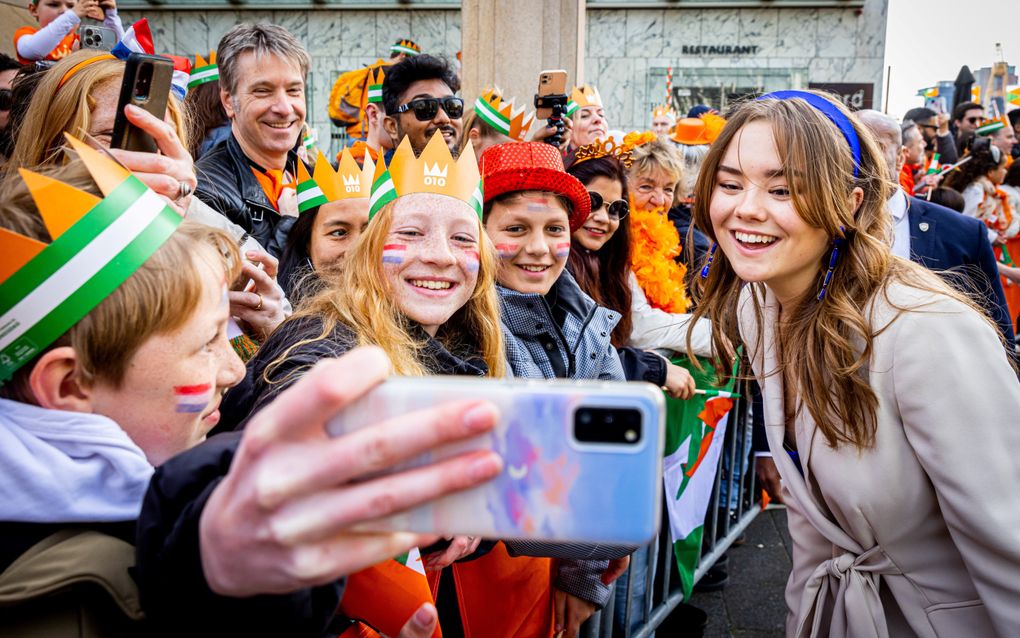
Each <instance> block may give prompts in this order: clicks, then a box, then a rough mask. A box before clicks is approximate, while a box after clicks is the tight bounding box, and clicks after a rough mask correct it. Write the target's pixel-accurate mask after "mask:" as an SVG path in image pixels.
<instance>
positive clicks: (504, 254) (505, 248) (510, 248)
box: [496, 244, 521, 259]
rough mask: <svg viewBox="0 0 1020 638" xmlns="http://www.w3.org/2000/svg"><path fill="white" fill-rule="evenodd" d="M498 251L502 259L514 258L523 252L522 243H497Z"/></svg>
mask: <svg viewBox="0 0 1020 638" xmlns="http://www.w3.org/2000/svg"><path fill="white" fill-rule="evenodd" d="M496 251H497V252H498V253H499V258H500V259H513V258H514V257H516V256H517V253H519V252H521V245H520V244H496Z"/></svg>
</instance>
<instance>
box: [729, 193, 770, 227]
mask: <svg viewBox="0 0 1020 638" xmlns="http://www.w3.org/2000/svg"><path fill="white" fill-rule="evenodd" d="M762 194H763V192H762V189H760V188H758V187H757V186H754V185H749V186H748V187H747V188H746V189H744V192H743V193H742V194H741V195H740V200H739V201H738V202H737V205H736V206H735V207H734V209H733V212H734V213H735V214H736V216H737V217H738V218H740V219H747V220H753V221H764V219H765V209H764V207H763V206H761V202H760V198H761V196H762Z"/></svg>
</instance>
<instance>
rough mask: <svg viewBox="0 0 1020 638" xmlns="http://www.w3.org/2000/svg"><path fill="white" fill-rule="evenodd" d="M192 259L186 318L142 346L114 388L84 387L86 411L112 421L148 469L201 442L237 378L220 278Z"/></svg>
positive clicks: (239, 365)
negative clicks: (195, 292)
mask: <svg viewBox="0 0 1020 638" xmlns="http://www.w3.org/2000/svg"><path fill="white" fill-rule="evenodd" d="M195 259H196V260H199V262H200V266H199V269H200V270H201V272H202V283H203V292H202V296H201V300H200V302H199V305H198V307H197V308H196V309H195V311H194V314H192V316H191V318H190V319H188V320H187V321H186V322H185V323H184V325H182V326H181V327H180V328H178V329H177V330H174V331H173V332H168V333H165V334H157V335H155V336H153V337H151V338H150V339H149V340H147V341H146V342H145V343H143V344H142V345H141V347H140V348H138V351H137V352H135V354H134V356H132V357H131V361H130V362H129V363H128V367H127V373H126V374H125V376H124V379H123V380H122V382H121V383H120V385H119V386H118V387H113V386H112V385H110V384H107V383H97V384H96V385H95V386H94V387H93V388H92V394H93V396H92V400H93V403H92V405H93V411H94V412H95V413H96V414H102V415H104V416H107V417H109V418H111V419H113V420H114V421H116V422H117V423H118V424H119V425H120V426H121V428H123V429H124V431H125V432H127V434H128V436H130V437H131V440H132V441H134V442H135V444H136V445H138V447H140V448H142V450H143V451H144V452H145V456H146V458H148V459H149V462H150V463H152V464H153V465H159V464H161V463H163V462H164V461H166V460H167V459H169V458H170V457H171V456H173V455H175V454H177V453H179V452H182V451H184V450H186V449H188V448H191V447H194V446H195V445H198V444H199V443H200V442H202V441H203V440H204V439H205V436H206V434H208V432H209V430H211V429H212V428H213V426H215V425H216V423H218V422H219V419H220V412H219V409H218V407H219V403H220V397H221V396H222V395H223V393H224V392H226V390H227V389H228V388H230V387H231V386H233V385H236V384H237V383H238V382H239V381H240V380H241V378H242V377H243V376H244V364H242V363H241V359H240V358H238V356H237V354H236V353H235V352H234V350H233V348H231V346H230V342H229V341H228V340H227V332H226V325H227V319H228V318H229V310H230V308H229V303H228V302H227V295H226V290H227V289H226V285H225V284H224V283H223V275H224V273H223V271H222V270H220V269H219V268H217V267H215V266H213V265H212V264H211V263H210V262H207V261H204V260H203V258H202V257H201V256H196V257H195ZM206 259H210V258H209V257H206ZM217 270H218V272H217Z"/></svg>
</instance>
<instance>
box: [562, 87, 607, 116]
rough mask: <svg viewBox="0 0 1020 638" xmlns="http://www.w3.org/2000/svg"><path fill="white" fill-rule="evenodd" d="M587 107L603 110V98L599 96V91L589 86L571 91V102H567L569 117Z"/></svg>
mask: <svg viewBox="0 0 1020 638" xmlns="http://www.w3.org/2000/svg"><path fill="white" fill-rule="evenodd" d="M586 106H597V107H599V108H603V107H602V96H601V95H600V94H599V90H598V89H597V88H595V87H594V86H590V85H588V84H585V85H583V86H575V87H574V88H573V90H571V91H570V100H569V101H568V102H567V115H573V114H574V112H575V111H577V110H578V109H583V108H584V107H586Z"/></svg>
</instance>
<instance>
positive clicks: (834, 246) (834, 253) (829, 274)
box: [818, 228, 844, 301]
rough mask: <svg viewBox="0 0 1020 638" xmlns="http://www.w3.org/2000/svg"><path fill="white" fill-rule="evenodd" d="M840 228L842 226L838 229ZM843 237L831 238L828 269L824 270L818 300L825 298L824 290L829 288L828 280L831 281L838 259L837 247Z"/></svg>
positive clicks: (840, 244) (841, 242)
mask: <svg viewBox="0 0 1020 638" xmlns="http://www.w3.org/2000/svg"><path fill="white" fill-rule="evenodd" d="M840 230H842V228H841V229H840ZM843 241H844V240H843V239H842V238H840V237H835V238H833V240H832V254H831V255H829V269H828V270H826V271H825V279H823V280H822V289H821V290H820V291H819V292H818V301H821V300H822V299H825V291H826V290H827V289H828V288H829V282H830V281H832V273H833V271H834V270H835V269H836V262H837V261H839V249H840V246H842V245H843Z"/></svg>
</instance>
